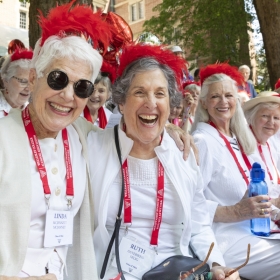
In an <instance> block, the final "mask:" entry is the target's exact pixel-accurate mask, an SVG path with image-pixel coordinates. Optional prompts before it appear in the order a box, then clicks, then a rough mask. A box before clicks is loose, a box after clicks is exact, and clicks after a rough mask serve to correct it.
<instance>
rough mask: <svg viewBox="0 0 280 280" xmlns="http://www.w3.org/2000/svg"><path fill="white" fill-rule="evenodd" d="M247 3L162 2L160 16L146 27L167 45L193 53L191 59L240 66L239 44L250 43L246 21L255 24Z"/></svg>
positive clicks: (210, 0) (158, 8)
mask: <svg viewBox="0 0 280 280" xmlns="http://www.w3.org/2000/svg"><path fill="white" fill-rule="evenodd" d="M244 1H245V0H223V1H221V0H163V2H162V3H161V4H159V5H157V6H156V7H155V8H154V11H156V12H158V16H156V17H152V18H151V19H150V20H149V21H146V22H145V25H144V27H145V30H146V31H150V32H152V33H154V34H155V35H157V36H159V37H160V38H164V40H163V41H164V43H166V44H170V43H171V42H173V43H175V42H180V43H181V45H183V46H185V47H186V48H188V49H190V50H191V53H192V56H193V57H189V59H192V58H194V57H197V56H199V57H210V58H211V59H210V62H215V61H217V60H219V61H229V62H230V63H231V64H240V63H241V59H240V42H244V40H245V41H247V42H248V34H247V29H248V27H247V21H251V20H252V18H251V16H250V14H249V13H247V12H246V11H245V4H244ZM174 26H176V29H174ZM178 30H179V32H178ZM174 31H175V32H174Z"/></svg>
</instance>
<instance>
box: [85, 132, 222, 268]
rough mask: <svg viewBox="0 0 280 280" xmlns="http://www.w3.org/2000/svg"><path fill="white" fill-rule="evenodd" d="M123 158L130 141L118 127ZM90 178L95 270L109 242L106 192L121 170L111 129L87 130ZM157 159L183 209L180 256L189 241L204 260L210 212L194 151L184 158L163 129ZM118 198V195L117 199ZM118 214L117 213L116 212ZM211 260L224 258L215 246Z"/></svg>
mask: <svg viewBox="0 0 280 280" xmlns="http://www.w3.org/2000/svg"><path fill="white" fill-rule="evenodd" d="M119 138H120V146H121V151H122V160H123V161H124V160H125V159H126V158H127V156H128V155H129V153H130V151H131V148H132V146H133V141H132V140H131V139H130V138H128V137H127V136H126V134H125V133H124V132H123V131H122V130H120V129H119ZM88 147H89V163H90V178H91V186H92V188H93V196H94V208H95V209H94V210H95V211H94V213H95V218H94V219H95V231H94V246H95V252H96V259H97V267H98V272H99V273H100V271H101V266H102V263H103V259H104V255H105V252H106V249H107V247H108V244H109V240H110V236H109V233H108V231H107V229H106V220H107V210H108V197H109V196H108V192H109V189H110V186H111V184H112V183H113V181H114V180H115V178H116V176H117V175H118V173H119V171H120V163H119V160H118V156H117V152H116V147H115V142H114V131H113V128H112V129H110V128H109V129H106V130H103V131H98V132H90V133H89V136H88ZM155 152H156V155H157V157H158V159H159V160H160V161H161V163H162V164H163V167H164V170H165V174H166V176H168V178H169V179H170V180H171V182H172V183H173V184H174V187H175V189H176V191H177V193H178V195H179V197H180V199H181V202H182V207H183V209H184V219H185V221H184V225H185V227H184V230H183V233H182V236H181V240H180V250H181V253H182V254H183V255H189V251H188V246H189V243H190V244H191V247H192V248H193V250H194V252H195V253H196V255H197V256H198V257H199V258H200V259H202V260H203V259H204V258H205V256H206V254H207V252H208V249H209V246H210V244H211V242H215V243H216V240H215V236H214V234H213V232H212V230H211V227H210V221H209V214H208V212H207V206H206V201H205V197H204V195H203V188H202V186H203V183H202V177H201V174H200V171H199V168H198V166H197V164H196V160H195V157H194V154H193V152H192V151H191V153H190V155H189V157H188V160H187V161H184V160H183V156H182V152H180V151H179V150H178V148H177V147H176V145H175V143H174V141H173V140H172V139H171V138H170V136H169V135H168V134H167V133H166V132H164V136H163V139H162V143H161V145H160V146H158V147H156V148H155ZM116 199H117V200H119V198H116ZM116 214H117V213H116ZM213 261H215V262H218V263H220V264H221V265H224V259H223V257H222V254H221V252H220V251H219V250H218V248H217V246H215V247H214V250H213V252H212V254H211V256H210V259H209V263H210V264H211V263H212V262H213Z"/></svg>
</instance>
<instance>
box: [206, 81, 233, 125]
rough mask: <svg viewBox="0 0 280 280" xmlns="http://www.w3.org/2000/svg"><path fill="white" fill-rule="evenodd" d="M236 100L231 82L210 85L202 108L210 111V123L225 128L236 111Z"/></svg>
mask: <svg viewBox="0 0 280 280" xmlns="http://www.w3.org/2000/svg"><path fill="white" fill-rule="evenodd" d="M236 102H237V101H236V98H235V97H234V88H233V84H232V82H231V81H221V82H216V83H212V84H210V85H209V89H208V94H207V97H206V100H204V101H202V106H203V108H204V109H206V110H207V111H208V114H209V118H210V121H213V122H214V123H215V124H216V126H217V127H218V128H219V126H220V125H221V126H224V124H227V125H228V126H229V122H230V120H231V118H232V117H233V115H234V113H235V109H236Z"/></svg>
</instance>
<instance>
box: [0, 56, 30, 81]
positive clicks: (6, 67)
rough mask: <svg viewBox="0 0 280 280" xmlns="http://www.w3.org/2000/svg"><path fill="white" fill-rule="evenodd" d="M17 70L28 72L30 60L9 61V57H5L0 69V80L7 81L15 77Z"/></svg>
mask: <svg viewBox="0 0 280 280" xmlns="http://www.w3.org/2000/svg"><path fill="white" fill-rule="evenodd" d="M18 68H21V69H25V70H29V69H30V59H18V60H15V61H11V55H9V56H7V57H6V58H5V61H4V63H3V64H2V67H1V77H2V79H3V80H6V81H9V80H10V79H11V78H12V77H13V76H15V74H16V71H17V69H18Z"/></svg>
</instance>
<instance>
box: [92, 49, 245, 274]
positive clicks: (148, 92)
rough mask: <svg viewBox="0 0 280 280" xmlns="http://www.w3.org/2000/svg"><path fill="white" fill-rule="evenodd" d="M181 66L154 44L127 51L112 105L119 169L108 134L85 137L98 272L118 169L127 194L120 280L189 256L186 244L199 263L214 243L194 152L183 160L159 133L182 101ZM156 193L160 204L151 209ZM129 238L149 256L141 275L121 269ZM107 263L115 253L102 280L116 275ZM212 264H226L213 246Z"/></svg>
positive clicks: (114, 205) (115, 202)
mask: <svg viewBox="0 0 280 280" xmlns="http://www.w3.org/2000/svg"><path fill="white" fill-rule="evenodd" d="M174 60H175V61H174ZM176 61H177V62H176ZM180 61H181V60H180V59H179V60H178V59H176V58H174V55H173V54H172V53H171V52H169V51H164V50H162V49H161V47H159V46H143V45H142V46H140V45H133V46H129V47H127V48H125V49H124V50H123V53H122V55H121V57H120V68H119V74H120V77H119V78H118V79H117V80H116V82H115V84H114V89H113V100H114V102H115V103H116V104H118V106H119V107H120V111H121V113H122V114H123V119H122V121H121V122H120V125H119V126H118V129H117V134H118V137H119V140H120V147H121V153H122V164H123V165H122V167H121V166H120V163H119V161H118V156H117V153H116V148H115V143H114V131H113V129H106V130H104V131H98V132H91V133H90V134H89V136H88V146H89V155H90V156H89V157H90V174H91V185H92V189H93V197H94V202H95V203H94V207H95V232H94V245H95V252H96V258H97V266H98V270H99V272H100V271H101V266H102V263H103V260H104V256H105V253H106V249H107V247H108V244H109V241H110V237H111V236H112V233H113V231H114V224H115V217H116V215H117V212H118V208H119V197H120V195H121V185H122V183H121V173H122V170H123V171H124V172H125V173H124V178H125V186H126V187H125V193H130V194H131V195H128V196H127V195H125V197H124V201H125V207H124V208H125V209H124V211H123V215H124V221H123V222H122V224H121V228H120V233H119V236H120V239H121V240H122V241H121V245H120V247H119V251H120V253H119V254H120V260H121V263H122V269H123V271H124V276H125V278H126V279H139V278H140V279H141V278H142V275H143V273H144V272H145V271H147V270H150V269H151V268H152V267H154V266H156V265H158V264H159V263H160V262H162V261H163V260H164V259H166V258H168V257H170V256H173V255H186V256H187V255H189V250H188V247H189V245H190V246H191V247H192V248H193V250H194V252H195V253H196V255H198V256H199V258H200V259H204V258H205V256H206V254H207V251H208V248H209V245H210V244H211V242H212V241H214V242H215V237H214V235H213V232H212V230H211V228H210V226H209V216H208V215H209V214H208V212H207V209H206V208H205V198H204V196H203V192H202V191H203V190H202V177H201V174H200V171H199V168H198V166H197V164H196V161H195V158H194V154H193V152H191V154H190V156H189V158H188V160H187V161H184V160H183V159H182V155H181V152H180V151H179V150H178V149H177V148H176V146H175V145H174V142H173V141H172V140H171V138H170V137H169V135H168V134H167V133H166V131H165V129H164V127H165V123H166V121H167V119H168V116H169V112H170V107H172V106H176V105H177V104H179V103H180V95H179V93H178V89H177V83H176V79H175V73H180V71H178V69H180V67H181V65H180V63H179V62H180ZM176 63H177V64H176ZM182 63H184V61H183V62H182ZM178 80H180V78H179V77H177V81H178ZM93 155H94V156H93ZM158 172H159V173H158ZM160 174H162V177H161V176H160ZM161 178H162V180H161ZM161 193H162V196H163V197H164V201H163V204H162V203H158V204H157V206H156V201H157V200H160V199H161V198H160V194H161ZM162 199H163V198H162ZM156 209H157V210H156ZM130 211H131V212H130ZM158 213H162V220H161V222H160V225H159V227H160V230H159V234H158V236H157V233H158V231H156V229H153V224H154V223H155V221H158V219H159V217H158ZM156 232H157V233H156ZM151 236H152V237H151ZM129 240H130V241H131V240H133V241H134V242H135V244H138V245H139V244H141V248H144V249H145V250H147V256H149V257H148V259H144V261H142V262H141V263H140V264H139V266H138V267H137V269H138V270H137V271H139V269H140V267H142V268H141V269H140V271H139V272H135V271H132V270H130V269H129V267H128V266H127V265H126V261H125V259H127V258H129V256H128V254H127V247H126V245H125V244H127V243H128V242H129ZM139 246H140V245H139ZM155 251H156V253H155ZM245 254H246V253H245ZM113 257H114V254H113V255H112V258H109V260H110V261H109V263H108V266H107V270H106V274H105V277H104V279H111V278H113V277H115V276H116V275H117V274H118V270H117V268H116V267H115V265H114V261H113V262H112V261H111V260H112V259H113ZM214 262H216V263H219V264H220V265H224V261H223V257H222V255H221V253H220V252H219V250H218V248H217V247H214V251H213V252H212V254H211V256H210V260H209V263H210V265H211V264H214ZM212 271H213V273H214V276H213V279H239V277H238V274H237V273H234V274H232V275H231V276H230V277H227V278H225V273H227V272H228V271H229V269H228V268H225V267H220V266H217V267H216V266H215V265H213V267H212ZM102 276H103V275H102Z"/></svg>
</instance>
